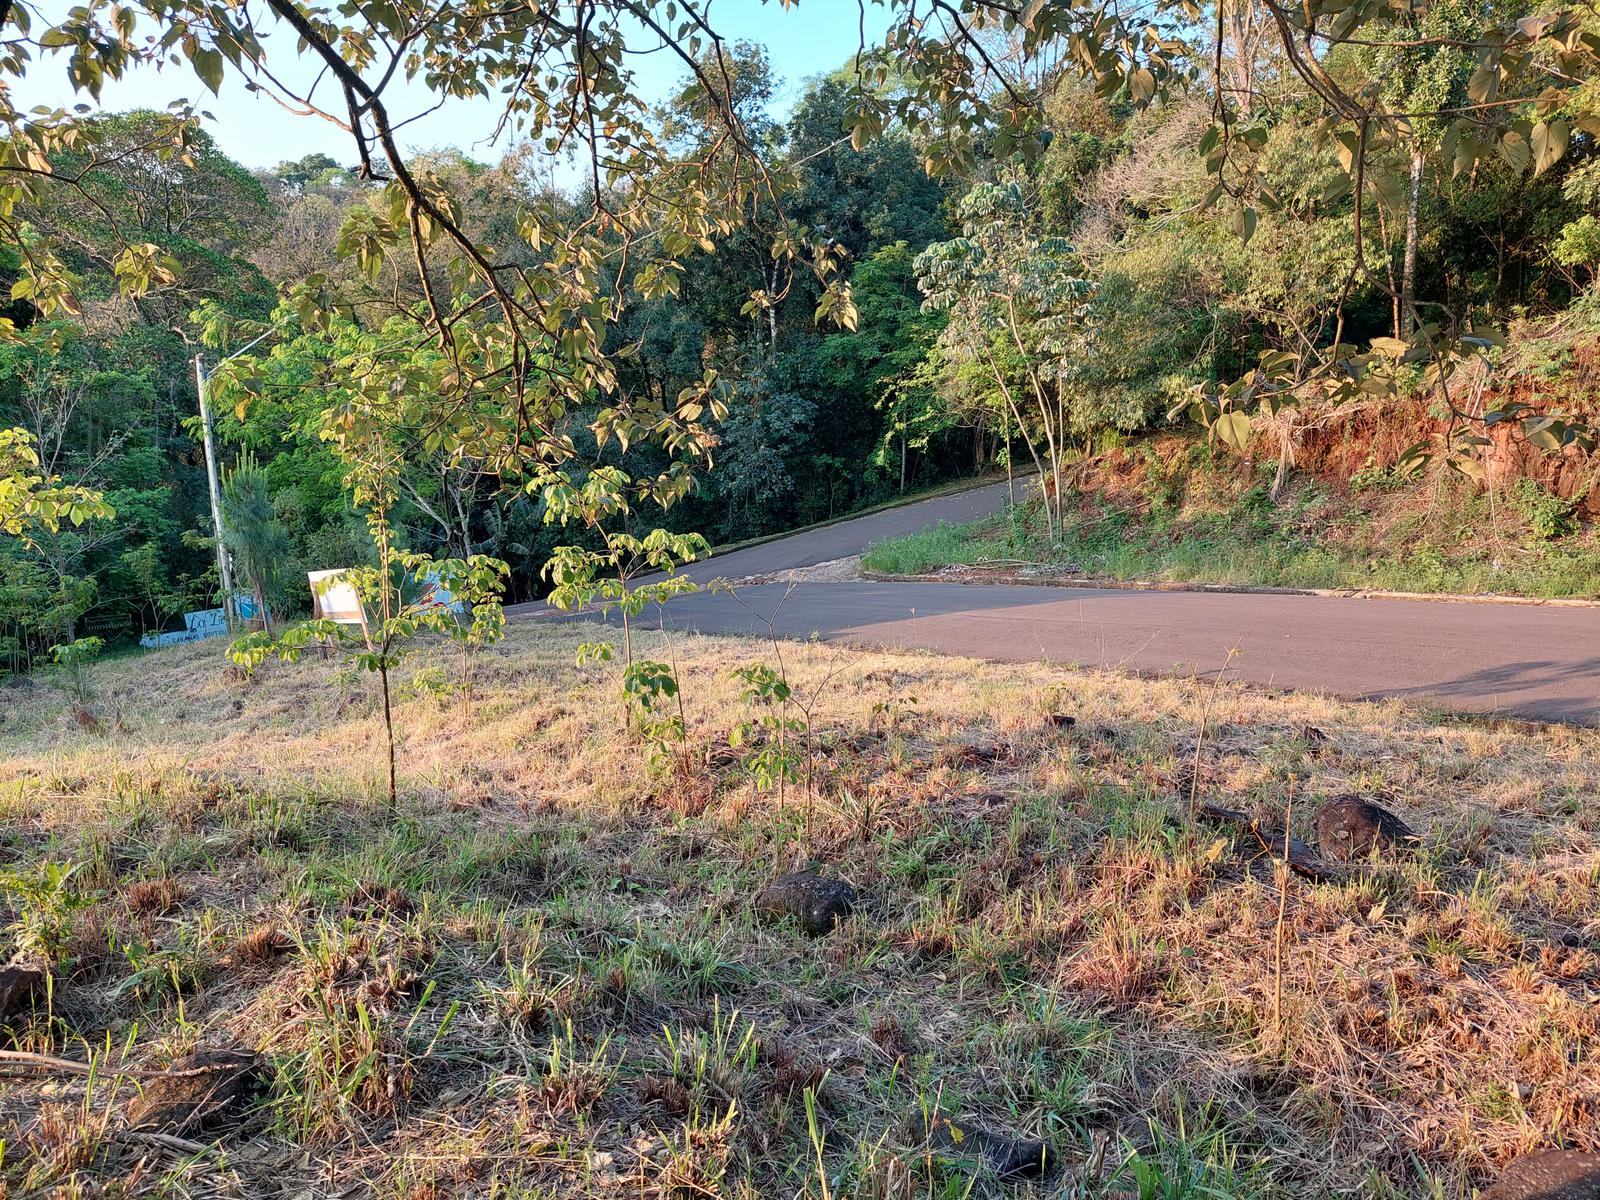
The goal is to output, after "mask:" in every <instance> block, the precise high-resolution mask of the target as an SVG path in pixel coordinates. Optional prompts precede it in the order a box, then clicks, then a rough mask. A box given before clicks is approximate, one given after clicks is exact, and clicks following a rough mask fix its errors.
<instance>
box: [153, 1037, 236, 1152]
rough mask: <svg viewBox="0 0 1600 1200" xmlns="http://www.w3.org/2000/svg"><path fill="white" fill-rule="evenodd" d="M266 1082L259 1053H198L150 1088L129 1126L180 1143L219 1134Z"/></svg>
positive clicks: (174, 1066) (156, 1079) (178, 1063)
mask: <svg viewBox="0 0 1600 1200" xmlns="http://www.w3.org/2000/svg"><path fill="white" fill-rule="evenodd" d="M262 1082H263V1081H262V1078H261V1068H260V1060H259V1059H258V1058H257V1057H256V1053H255V1051H254V1050H246V1049H243V1048H241V1047H228V1048H224V1049H215V1050H197V1051H195V1052H194V1053H193V1054H189V1055H185V1056H184V1057H183V1058H180V1059H178V1060H177V1061H176V1062H174V1063H173V1064H172V1066H171V1067H169V1068H168V1069H167V1071H166V1072H165V1073H164V1074H161V1075H156V1076H154V1077H152V1078H150V1079H149V1080H147V1081H146V1082H145V1085H144V1090H143V1091H142V1092H141V1093H140V1094H139V1096H138V1097H137V1098H135V1099H134V1100H133V1102H132V1103H131V1104H129V1105H128V1126H129V1128H130V1129H139V1130H147V1131H149V1132H152V1133H168V1134H176V1135H178V1136H180V1137H183V1136H187V1135H189V1134H194V1133H200V1132H204V1131H206V1130H211V1129H215V1128H216V1127H217V1126H218V1125H220V1124H222V1123H223V1122H225V1121H227V1120H229V1119H231V1118H233V1117H235V1116H237V1115H238V1113H239V1112H240V1110H242V1109H244V1108H245V1107H246V1106H248V1105H249V1104H250V1102H251V1101H252V1100H254V1099H255V1098H256V1096H257V1094H258V1093H259V1092H260V1090H261V1086H262Z"/></svg>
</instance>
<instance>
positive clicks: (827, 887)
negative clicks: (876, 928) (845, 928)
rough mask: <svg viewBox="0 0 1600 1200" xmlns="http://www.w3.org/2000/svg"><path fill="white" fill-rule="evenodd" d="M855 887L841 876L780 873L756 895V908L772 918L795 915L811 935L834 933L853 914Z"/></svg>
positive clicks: (802, 927)
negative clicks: (825, 877) (833, 877)
mask: <svg viewBox="0 0 1600 1200" xmlns="http://www.w3.org/2000/svg"><path fill="white" fill-rule="evenodd" d="M855 904H856V890H855V888H853V887H851V886H850V885H849V884H848V883H845V882H844V881H843V880H840V879H823V878H822V877H821V876H820V875H814V874H812V873H811V872H810V871H795V872H793V873H792V874H789V875H780V876H778V878H776V879H774V880H773V881H772V882H771V883H769V884H767V886H766V887H764V888H762V889H761V894H760V895H759V896H757V897H756V911H757V912H758V913H760V914H761V915H762V916H764V917H767V918H769V919H772V920H782V919H783V918H785V917H793V918H794V919H795V920H796V921H798V922H799V923H800V928H801V929H804V930H805V931H806V932H807V933H809V934H810V935H811V936H812V937H821V936H822V935H823V934H825V933H831V932H832V931H833V928H834V926H836V925H838V924H839V922H840V921H842V920H844V919H845V918H846V917H848V916H849V915H850V911H851V910H852V909H853V908H854V907H855Z"/></svg>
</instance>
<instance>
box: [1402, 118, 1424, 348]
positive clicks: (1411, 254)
mask: <svg viewBox="0 0 1600 1200" xmlns="http://www.w3.org/2000/svg"><path fill="white" fill-rule="evenodd" d="M1421 199H1422V145H1421V143H1420V142H1418V141H1417V140H1416V139H1415V138H1413V139H1412V141H1411V190H1410V194H1409V195H1408V196H1407V197H1406V254H1405V261H1404V264H1403V265H1402V267H1401V274H1400V322H1401V324H1400V327H1401V329H1402V331H1403V332H1402V333H1401V335H1400V336H1401V337H1410V336H1411V333H1412V331H1413V330H1415V329H1416V286H1417V208H1418V206H1419V204H1420V202H1421Z"/></svg>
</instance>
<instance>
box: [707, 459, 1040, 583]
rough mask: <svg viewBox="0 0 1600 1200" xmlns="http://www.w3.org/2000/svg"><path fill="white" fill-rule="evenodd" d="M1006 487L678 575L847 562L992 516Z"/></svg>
mask: <svg viewBox="0 0 1600 1200" xmlns="http://www.w3.org/2000/svg"><path fill="white" fill-rule="evenodd" d="M1035 482H1036V481H1035V480H1034V479H1032V478H1027V477H1020V476H1019V477H1018V479H1017V483H1016V488H1017V497H1018V499H1022V498H1023V497H1025V496H1027V495H1028V494H1029V491H1028V489H1029V488H1031V487H1033V486H1034V485H1035ZM1007 495H1008V492H1007V485H1006V484H1005V482H1004V481H1001V482H1000V483H990V484H984V485H982V486H980V487H975V488H969V489H968V490H966V491H964V492H955V493H953V494H951V495H948V496H934V497H932V498H931V499H928V500H914V501H912V502H911V503H910V504H902V505H900V506H899V507H898V508H886V509H884V510H883V511H882V512H875V513H868V514H867V515H866V516H864V517H851V518H849V519H848V520H845V521H836V522H834V523H833V524H832V525H821V526H818V527H816V528H814V529H803V530H801V531H800V532H799V533H791V534H789V535H788V536H787V537H781V538H777V539H774V540H773V541H770V542H762V543H761V544H759V545H756V546H746V547H745V548H744V549H742V550H730V551H728V552H727V553H726V554H719V555H717V556H716V557H715V558H708V559H706V560H704V561H703V562H698V563H694V564H692V565H691V566H690V567H688V568H687V569H686V570H684V571H683V572H682V574H684V575H687V576H689V577H690V578H691V579H695V580H698V581H699V582H701V583H706V582H708V581H710V580H712V579H746V578H749V577H750V576H752V575H769V574H771V573H772V572H774V571H786V570H788V569H789V568H791V567H813V566H816V564H817V563H821V562H832V561H833V560H834V559H836V558H849V557H850V556H851V555H853V554H860V553H861V552H862V551H863V550H865V549H866V548H867V547H868V546H870V545H872V543H873V542H880V541H882V540H883V539H884V538H891V537H904V536H905V535H906V534H908V533H916V532H918V531H919V530H923V529H930V528H932V527H933V526H935V525H937V524H939V523H940V522H941V521H947V522H949V523H950V524H952V525H958V524H960V523H962V522H963V521H976V520H977V519H978V518H979V517H987V516H992V515H993V514H994V513H997V512H1000V511H1001V510H1002V509H1004V508H1005V506H1006V498H1007Z"/></svg>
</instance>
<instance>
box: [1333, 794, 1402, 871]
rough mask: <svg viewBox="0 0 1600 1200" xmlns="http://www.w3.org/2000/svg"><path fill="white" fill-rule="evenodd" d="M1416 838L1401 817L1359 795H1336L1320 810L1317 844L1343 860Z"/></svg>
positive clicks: (1386, 848) (1363, 855)
mask: <svg viewBox="0 0 1600 1200" xmlns="http://www.w3.org/2000/svg"><path fill="white" fill-rule="evenodd" d="M1416 840H1417V835H1416V834H1415V833H1413V832H1412V831H1411V827H1410V826H1408V825H1407V824H1406V823H1405V822H1404V821H1402V820H1401V819H1400V818H1399V817H1397V816H1395V815H1394V814H1393V813H1392V812H1390V811H1389V810H1388V809H1386V808H1382V807H1380V806H1379V805H1376V804H1374V803H1372V801H1370V800H1364V799H1362V798H1361V797H1360V796H1336V797H1334V798H1333V799H1332V800H1329V801H1328V802H1327V803H1326V804H1324V805H1323V806H1322V807H1321V808H1320V809H1318V810H1317V844H1318V845H1319V846H1320V847H1321V848H1322V852H1323V854H1325V855H1327V856H1328V857H1329V858H1336V859H1338V860H1339V861H1341V862H1349V861H1350V860H1352V859H1358V858H1365V857H1367V855H1369V854H1371V853H1372V851H1373V850H1375V849H1383V850H1388V849H1392V848H1393V847H1394V846H1395V845H1397V844H1398V843H1401V842H1415V841H1416Z"/></svg>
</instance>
